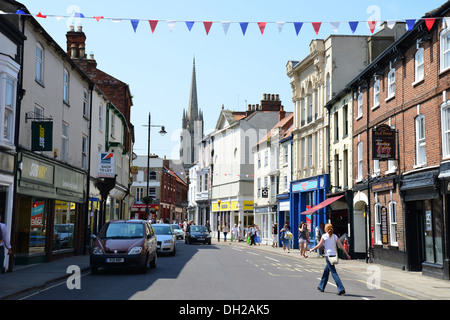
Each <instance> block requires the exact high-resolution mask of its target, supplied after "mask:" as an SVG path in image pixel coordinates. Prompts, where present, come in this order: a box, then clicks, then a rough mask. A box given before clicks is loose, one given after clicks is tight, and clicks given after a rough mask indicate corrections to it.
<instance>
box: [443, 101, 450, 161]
mask: <svg viewBox="0 0 450 320" xmlns="http://www.w3.org/2000/svg"><path fill="white" fill-rule="evenodd" d="M441 131H442V132H441V134H442V158H443V159H445V158H450V103H449V102H444V103H443V104H442V105H441Z"/></svg>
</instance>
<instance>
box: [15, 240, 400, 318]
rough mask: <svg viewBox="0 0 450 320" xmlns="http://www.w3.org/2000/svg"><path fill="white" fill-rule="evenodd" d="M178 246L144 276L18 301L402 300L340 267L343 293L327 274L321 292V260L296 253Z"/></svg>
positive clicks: (109, 275)
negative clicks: (341, 293) (325, 285)
mask: <svg viewBox="0 0 450 320" xmlns="http://www.w3.org/2000/svg"><path fill="white" fill-rule="evenodd" d="M177 245H178V247H177V253H176V255H175V256H173V257H171V256H159V257H158V261H157V267H156V268H155V269H149V270H148V272H147V273H146V274H139V273H138V272H136V271H135V270H132V269H131V270H127V269H123V270H103V271H101V272H100V274H98V275H92V274H90V273H89V272H85V273H82V275H81V278H79V279H78V284H79V287H78V288H73V286H72V288H70V287H71V286H70V285H69V286H68V285H67V284H68V282H67V281H61V282H59V283H55V284H53V285H50V286H48V287H47V288H45V289H43V290H40V291H35V292H29V293H27V294H26V295H24V296H21V297H18V299H20V300H153V301H155V300H156V301H163V300H164V301H166V300H169V301H173V300H185V301H188V302H189V301H190V302H191V305H192V304H193V303H197V304H198V303H199V302H201V301H203V302H204V301H221V303H223V302H224V301H230V300H235V301H236V300H238V301H258V302H259V303H260V304H264V303H265V302H274V301H286V300H341V301H343V300H359V301H362V300H404V299H406V297H404V296H402V295H399V294H396V293H395V292H391V291H388V290H383V289H370V288H368V286H367V285H366V283H365V282H364V281H362V280H361V279H360V278H356V277H355V276H353V275H352V274H350V273H348V272H344V271H342V270H339V266H337V270H338V274H339V275H340V278H341V280H342V282H343V284H344V286H345V289H346V292H347V293H346V294H345V295H343V296H338V295H337V288H336V285H335V284H334V281H333V280H332V277H331V275H330V278H329V282H328V285H327V287H326V288H325V292H320V291H318V290H317V285H318V283H319V280H320V278H321V276H322V271H323V267H324V263H325V261H323V264H321V263H314V261H311V260H312V259H316V262H317V258H315V257H314V258H313V257H311V258H308V259H299V257H298V252H292V253H290V254H287V253H286V254H283V255H280V254H274V253H270V252H264V251H261V250H254V249H252V248H249V247H247V246H236V245H225V244H220V245H214V244H213V245H203V244H191V245H188V244H185V243H184V242H183V241H178V244H177ZM183 306H184V305H183ZM177 308H178V307H177ZM181 308H184V307H180V310H181V311H188V307H186V310H184V309H181ZM192 311H193V312H195V311H197V312H199V310H192ZM200 311H201V312H203V311H205V310H200ZM222 311H223V310H222ZM260 311H261V312H264V310H260ZM177 312H179V310H178V309H177ZM205 312H206V311H205Z"/></svg>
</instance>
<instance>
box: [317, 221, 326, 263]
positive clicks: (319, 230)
mask: <svg viewBox="0 0 450 320" xmlns="http://www.w3.org/2000/svg"><path fill="white" fill-rule="evenodd" d="M324 227H325V224H324V223H323V222H321V223H320V224H319V225H318V226H316V230H315V238H316V244H318V243H319V242H320V239H322V236H323V234H324V233H325V231H324ZM317 256H318V257H323V247H321V248H319V249H317Z"/></svg>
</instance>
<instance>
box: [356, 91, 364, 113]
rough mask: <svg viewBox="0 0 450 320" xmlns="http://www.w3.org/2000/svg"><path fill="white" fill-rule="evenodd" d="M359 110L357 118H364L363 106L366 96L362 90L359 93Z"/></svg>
mask: <svg viewBox="0 0 450 320" xmlns="http://www.w3.org/2000/svg"><path fill="white" fill-rule="evenodd" d="M357 101H358V110H357V115H358V116H357V117H356V119H359V118H362V116H363V108H364V96H363V94H362V92H360V93H359V94H358V100H357Z"/></svg>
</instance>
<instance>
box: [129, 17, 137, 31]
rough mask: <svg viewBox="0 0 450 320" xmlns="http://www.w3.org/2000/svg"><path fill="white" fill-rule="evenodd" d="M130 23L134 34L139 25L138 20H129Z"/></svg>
mask: <svg viewBox="0 0 450 320" xmlns="http://www.w3.org/2000/svg"><path fill="white" fill-rule="evenodd" d="M130 21H131V25H132V26H133V30H134V32H136V29H137V27H138V24H139V20H134V19H132V20H130Z"/></svg>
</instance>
